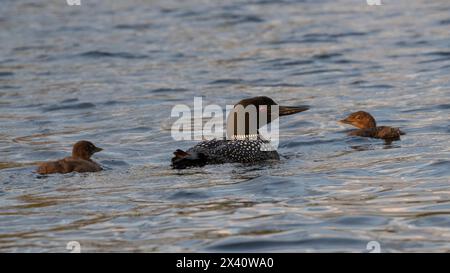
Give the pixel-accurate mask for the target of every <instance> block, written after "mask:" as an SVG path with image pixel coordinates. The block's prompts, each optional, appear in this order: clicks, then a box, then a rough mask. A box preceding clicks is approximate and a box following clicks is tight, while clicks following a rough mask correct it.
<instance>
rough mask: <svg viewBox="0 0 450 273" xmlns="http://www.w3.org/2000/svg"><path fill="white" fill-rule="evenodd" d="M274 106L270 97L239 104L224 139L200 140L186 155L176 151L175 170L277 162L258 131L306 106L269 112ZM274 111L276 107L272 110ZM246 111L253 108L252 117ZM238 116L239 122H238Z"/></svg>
mask: <svg viewBox="0 0 450 273" xmlns="http://www.w3.org/2000/svg"><path fill="white" fill-rule="evenodd" d="M275 105H277V103H275V102H274V101H273V100H272V99H271V98H269V97H264V96H261V97H253V98H249V99H244V100H241V101H239V102H238V103H237V104H236V105H235V106H234V109H233V110H232V111H231V113H230V114H229V115H228V119H227V136H228V138H227V139H213V140H207V141H203V142H201V143H199V144H197V145H195V146H194V147H192V148H190V149H189V150H187V151H186V152H185V151H183V150H176V151H175V152H174V155H175V157H173V158H172V167H173V168H174V169H184V168H187V167H202V166H204V165H206V164H223V163H253V162H259V161H264V160H270V159H274V160H279V159H280V157H279V155H278V153H277V151H276V150H274V148H273V147H272V146H271V145H270V141H268V140H265V139H263V138H262V137H261V136H260V134H259V131H258V129H259V128H261V127H263V126H265V125H267V124H269V123H270V122H272V121H273V120H275V119H276V118H278V117H279V116H287V115H292V114H295V113H299V112H303V111H306V110H308V109H309V106H306V105H302V106H296V107H294V106H292V107H290V106H278V105H277V106H278V113H277V112H276V110H274V111H273V113H272V106H275ZM273 108H275V107H273ZM248 109H254V112H255V113H256V116H255V115H253V116H252V115H251V113H249V112H248ZM238 117H240V119H238ZM244 117H245V118H244ZM256 124H257V125H256Z"/></svg>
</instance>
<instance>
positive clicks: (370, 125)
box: [340, 111, 405, 140]
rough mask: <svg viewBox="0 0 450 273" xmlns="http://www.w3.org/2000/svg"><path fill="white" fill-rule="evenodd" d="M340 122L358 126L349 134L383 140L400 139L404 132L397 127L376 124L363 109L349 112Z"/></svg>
mask: <svg viewBox="0 0 450 273" xmlns="http://www.w3.org/2000/svg"><path fill="white" fill-rule="evenodd" d="M340 122H341V123H345V124H350V125H353V126H355V127H356V128H359V129H357V130H352V131H350V132H349V133H348V135H349V136H361V137H372V138H380V139H385V140H400V136H401V135H404V134H405V133H404V132H402V131H400V129H399V128H392V127H388V126H377V123H376V121H375V118H374V117H373V116H372V115H371V114H369V113H367V112H364V111H358V112H354V113H351V114H350V115H349V116H348V117H347V118H345V119H343V120H340Z"/></svg>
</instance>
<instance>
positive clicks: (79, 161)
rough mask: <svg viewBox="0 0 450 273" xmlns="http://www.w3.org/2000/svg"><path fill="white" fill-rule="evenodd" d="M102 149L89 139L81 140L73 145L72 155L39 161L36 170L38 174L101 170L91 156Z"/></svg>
mask: <svg viewBox="0 0 450 273" xmlns="http://www.w3.org/2000/svg"><path fill="white" fill-rule="evenodd" d="M102 150H103V149H102V148H99V147H96V146H95V145H94V144H92V143H91V142H89V141H85V140H81V141H78V142H77V143H75V144H74V145H73V149H72V156H69V157H66V158H63V159H60V160H57V161H50V162H44V163H40V164H39V167H38V169H37V170H36V172H37V173H39V174H52V173H70V172H79V173H84V172H98V171H101V170H102V167H101V166H100V165H99V164H98V163H97V162H95V161H93V160H92V159H91V156H92V155H93V154H95V153H98V152H100V151H102Z"/></svg>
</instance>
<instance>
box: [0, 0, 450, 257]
mask: <svg viewBox="0 0 450 273" xmlns="http://www.w3.org/2000/svg"><path fill="white" fill-rule="evenodd" d="M382 2H383V3H384V5H382V6H369V5H367V3H366V1H365V0H360V1H354V0H340V1H331V0H328V1H325V0H305V1H288V0H285V1H271V0H247V1H244V0H242V1H212V0H210V1H208V0H203V1H201V0H198V1H197V0H189V1H174V0H161V1H119V0H114V1H93V0H81V6H68V5H67V4H66V1H65V0H51V1H49V0H45V1H44V0H39V1H38V0H33V1H29V0H28V1H13V0H4V1H2V2H1V5H0V29H1V30H0V45H1V50H0V251H1V252H67V251H68V250H66V244H67V243H68V242H69V241H78V242H79V243H80V244H81V251H83V252H106V251H112V252H115V251H132V252H177V251H189V252H196V251H207V252H222V251H226V252H234V251H252V252H271V251H277V252H315V251H325V252H335V251H336V252H364V251H366V245H367V243H368V242H370V241H377V242H378V243H379V244H380V246H381V251H383V252H397V251H413V252H422V251H450V148H449V146H450V145H449V144H450V137H449V134H450V124H449V112H450V2H449V1H447V0H435V1H425V0H423V1H422V0H415V1H411V0H408V1H406V0H400V1H394V0H390V1H387V0H386V1H384V0H383V1H382ZM257 95H265V96H270V97H272V98H273V99H274V100H276V101H277V102H279V103H280V104H286V105H296V104H308V105H310V106H311V109H310V110H309V111H307V112H303V113H301V114H297V115H293V116H289V117H285V118H283V119H282V120H280V127H281V132H280V137H281V142H280V147H279V149H278V151H279V153H280V155H281V157H282V159H281V160H280V162H278V163H271V164H257V165H250V166H248V165H240V164H225V165H211V166H206V167H204V168H193V169H188V170H182V171H178V170H172V169H171V168H170V158H171V157H172V152H173V151H174V150H175V149H178V148H180V149H186V148H189V147H190V146H192V145H194V144H195V143H196V142H195V141H175V140H173V139H172V137H171V133H170V121H171V119H170V112H171V109H172V107H173V106H174V105H176V104H187V105H192V104H193V98H194V96H202V97H203V101H204V104H205V105H206V104H211V103H213V104H218V105H221V106H225V105H227V104H233V103H236V102H237V101H239V100H240V99H242V98H247V97H252V96H257ZM356 110H366V111H369V112H371V113H372V114H373V115H374V116H375V117H376V118H377V120H378V122H379V124H382V125H389V126H396V127H401V128H402V130H404V131H405V132H406V133H407V135H405V136H403V137H402V140H401V141H396V142H393V143H392V144H390V145H388V144H385V143H384V142H383V141H380V140H371V139H360V138H354V137H353V138H352V137H348V136H346V133H345V132H346V130H347V129H349V128H348V127H347V126H343V125H341V124H339V123H337V120H339V119H341V118H343V117H344V116H345V115H347V114H348V113H350V112H352V111H356ZM80 139H87V140H91V141H92V142H94V143H95V144H97V145H98V146H100V147H102V148H104V149H105V150H104V151H103V152H101V153H98V154H96V155H95V156H94V159H95V160H96V161H98V162H100V163H101V164H102V165H103V166H104V167H105V168H106V171H103V172H100V173H91V174H66V175H51V176H48V177H40V176H38V175H37V174H36V173H34V172H33V171H34V170H35V166H34V165H35V164H36V162H38V161H43V160H51V159H57V158H62V157H65V156H67V155H69V154H70V151H71V145H72V144H73V143H74V142H75V141H77V140H80Z"/></svg>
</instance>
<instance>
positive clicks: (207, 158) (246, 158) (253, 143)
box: [172, 137, 280, 169]
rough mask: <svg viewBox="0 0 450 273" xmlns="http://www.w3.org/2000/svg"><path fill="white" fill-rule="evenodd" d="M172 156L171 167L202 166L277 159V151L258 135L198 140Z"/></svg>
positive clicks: (278, 157)
mask: <svg viewBox="0 0 450 273" xmlns="http://www.w3.org/2000/svg"><path fill="white" fill-rule="evenodd" d="M174 155H175V157H173V158H172V167H173V168H175V169H185V168H187V167H202V166H204V165H206V164H223V163H254V162H259V161H265V160H279V159H280V156H279V155H278V153H277V151H276V150H274V149H273V148H272V147H271V146H270V142H269V141H267V140H263V139H261V138H260V137H258V138H257V139H255V140H248V139H244V140H239V139H237V140H226V139H223V140H217V139H213V140H208V141H203V142H200V143H199V144H197V145H195V146H194V147H192V148H190V149H189V150H187V151H186V152H184V151H182V150H177V151H176V152H175V153H174Z"/></svg>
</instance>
